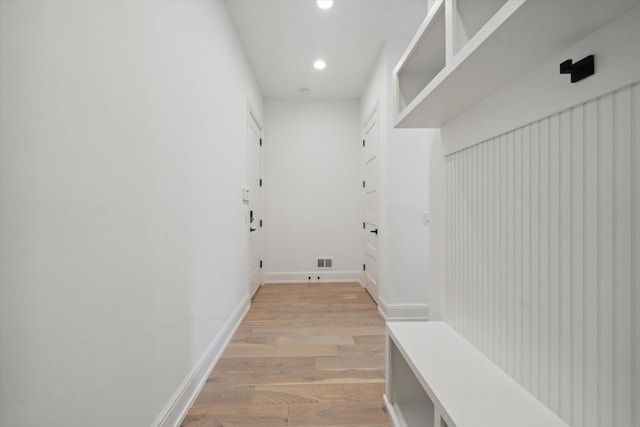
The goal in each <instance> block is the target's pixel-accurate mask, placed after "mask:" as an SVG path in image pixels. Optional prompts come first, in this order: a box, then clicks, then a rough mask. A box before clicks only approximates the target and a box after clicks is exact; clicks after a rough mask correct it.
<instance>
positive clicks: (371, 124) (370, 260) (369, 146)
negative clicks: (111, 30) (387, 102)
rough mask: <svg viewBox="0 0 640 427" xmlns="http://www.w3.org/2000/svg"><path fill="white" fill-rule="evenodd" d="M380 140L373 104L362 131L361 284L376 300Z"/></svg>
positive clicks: (376, 114)
mask: <svg viewBox="0 0 640 427" xmlns="http://www.w3.org/2000/svg"><path fill="white" fill-rule="evenodd" d="M379 142H380V131H379V126H378V107H377V104H376V107H374V109H373V111H372V112H371V113H370V114H369V116H368V118H367V120H366V121H365V123H364V130H363V140H362V145H363V148H364V150H363V152H364V155H363V172H364V180H363V182H362V187H363V189H364V220H363V227H362V228H363V232H364V239H363V240H364V262H363V265H362V269H363V272H362V273H363V278H364V285H365V288H366V289H367V291H368V292H369V294H370V295H371V297H372V298H373V299H374V300H375V301H376V303H378V236H379V231H378V220H379V218H378V217H379V215H378V211H379V203H378V199H379V190H378V186H379V174H380V170H379V169H380V161H379V160H380V159H379V153H378V150H379V145H380V144H379Z"/></svg>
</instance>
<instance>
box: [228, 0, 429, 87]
mask: <svg viewBox="0 0 640 427" xmlns="http://www.w3.org/2000/svg"><path fill="white" fill-rule="evenodd" d="M225 3H226V5H227V9H228V10H229V14H230V16H231V20H232V21H233V24H234V26H235V28H236V31H237V33H238V36H239V38H240V41H241V42H242V45H243V46H244V49H245V52H246V54H247V57H248V58H249V63H250V64H251V68H252V69H253V72H254V74H255V76H256V79H257V81H258V84H259V86H260V89H261V90H262V94H263V95H264V96H265V97H266V98H296V97H302V96H304V95H301V94H300V92H299V91H300V89H301V88H303V87H304V88H309V89H311V94H309V95H306V97H314V98H358V97H359V96H360V94H361V93H362V90H363V89H364V85H365V84H366V82H367V80H368V78H369V75H370V73H371V71H372V69H373V66H374V64H375V61H376V59H377V57H378V55H379V54H380V51H381V49H382V46H383V44H384V41H385V40H407V42H408V41H409V40H410V39H411V38H412V37H413V35H414V34H415V32H416V30H417V29H418V27H419V26H420V23H421V22H422V20H423V19H424V17H425V16H426V15H427V0H335V2H334V5H333V7H332V8H331V9H329V10H321V9H320V8H318V6H317V5H316V1H315V0H225ZM319 57H322V58H323V59H324V60H325V61H326V62H327V68H326V69H325V70H323V71H317V70H315V69H314V68H313V61H314V60H315V59H316V58H319Z"/></svg>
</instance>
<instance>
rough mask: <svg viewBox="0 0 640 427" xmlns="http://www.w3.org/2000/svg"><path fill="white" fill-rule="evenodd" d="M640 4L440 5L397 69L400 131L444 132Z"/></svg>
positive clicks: (533, 0) (493, 1)
mask: <svg viewBox="0 0 640 427" xmlns="http://www.w3.org/2000/svg"><path fill="white" fill-rule="evenodd" d="M637 5H638V0H606V1H592V0H553V1H542V0H437V1H436V2H435V4H434V5H433V6H432V7H431V9H430V10H429V13H428V14H427V17H426V18H425V20H424V21H423V23H422V25H421V26H420V28H419V29H418V32H417V33H416V35H415V36H414V38H413V40H412V41H411V43H410V44H409V46H408V48H407V50H406V52H405V53H404V55H403V56H402V58H401V59H400V61H399V63H398V65H397V66H396V68H395V70H394V77H395V83H396V102H395V112H396V127H402V128H437V127H442V125H443V124H444V123H447V122H448V121H449V120H451V119H452V118H454V117H456V116H457V115H458V114H460V113H462V112H464V111H465V110H467V109H468V108H469V107H471V106H473V105H475V104H476V103H478V102H479V101H481V100H482V99H484V98H485V97H487V96H488V95H490V94H491V93H493V92H495V91H497V90H498V89H500V88H502V87H504V86H506V85H507V84H509V83H511V82H513V81H515V80H516V79H518V78H519V77H520V76H522V75H524V74H526V73H527V72H528V71H529V70H531V69H532V68H533V67H534V66H535V65H537V64H540V63H541V62H543V61H544V60H548V59H550V58H551V57H553V56H554V55H556V54H558V53H560V52H562V51H563V50H564V49H566V48H568V47H569V46H571V45H572V44H574V43H576V42H577V41H578V40H580V39H582V38H584V37H586V36H587V35H588V34H590V33H591V32H593V31H595V30H597V29H598V28H600V27H601V26H603V25H605V24H606V23H608V22H609V21H611V20H613V19H614V18H616V17H617V16H619V15H620V14H622V13H624V12H626V11H627V10H630V9H631V8H633V7H634V6H637ZM596 67H597V65H596Z"/></svg>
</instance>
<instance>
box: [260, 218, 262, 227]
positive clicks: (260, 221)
mask: <svg viewBox="0 0 640 427" xmlns="http://www.w3.org/2000/svg"><path fill="white" fill-rule="evenodd" d="M260 228H262V220H260Z"/></svg>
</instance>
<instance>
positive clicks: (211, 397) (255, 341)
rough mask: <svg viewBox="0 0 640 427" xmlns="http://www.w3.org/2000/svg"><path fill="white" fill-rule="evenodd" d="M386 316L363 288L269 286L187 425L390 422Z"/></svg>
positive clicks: (372, 425) (376, 425)
mask: <svg viewBox="0 0 640 427" xmlns="http://www.w3.org/2000/svg"><path fill="white" fill-rule="evenodd" d="M384 333H385V330H384V321H383V320H382V318H381V317H380V315H379V314H378V310H377V308H376V305H375V304H374V303H373V300H372V299H371V297H370V296H369V294H367V292H366V291H365V290H364V289H363V288H362V287H361V286H360V285H357V284H314V285H307V284H305V285H265V286H262V287H261V288H260V289H259V290H258V292H257V293H256V295H255V297H254V299H253V301H252V305H251V309H250V310H249V312H248V313H247V315H246V317H245V319H244V321H243V322H242V324H241V325H240V327H239V328H238V331H237V332H236V334H235V335H234V337H233V339H232V341H231V343H230V344H229V347H228V348H227V349H226V351H225V352H224V354H223V356H222V358H221V359H220V361H219V362H218V364H217V365H216V367H215V369H214V370H213V372H212V373H211V376H210V377H209V379H208V380H207V383H206V385H205V386H204V388H203V389H202V392H201V393H200V395H199V396H198V399H197V400H196V402H195V404H194V406H193V407H192V408H191V410H190V411H189V414H188V415H187V417H186V418H185V420H184V422H183V424H182V425H183V427H196V426H197V427H219V426H220V427H221V426H225V427H230V426H247V427H248V426H251V427H257V426H298V427H302V426H305V427H312V426H314V427H315V426H360V427H365V426H366V427H383V426H384V427H389V426H391V423H390V421H389V418H388V416H387V414H386V411H385V409H384V404H383V403H382V394H383V392H384Z"/></svg>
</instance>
